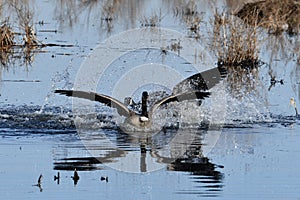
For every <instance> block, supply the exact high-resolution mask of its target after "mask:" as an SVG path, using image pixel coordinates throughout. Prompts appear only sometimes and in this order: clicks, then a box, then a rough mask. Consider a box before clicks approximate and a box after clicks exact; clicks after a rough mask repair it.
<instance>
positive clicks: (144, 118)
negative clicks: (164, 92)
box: [55, 67, 226, 136]
mask: <svg viewBox="0 0 300 200" xmlns="http://www.w3.org/2000/svg"><path fill="white" fill-rule="evenodd" d="M225 74H226V71H225V70H224V68H220V67H218V68H213V69H211V70H207V71H204V72H202V73H198V74H195V75H193V76H191V77H188V78H187V79H185V80H183V81H181V82H180V83H178V84H177V85H176V86H175V87H174V88H173V93H172V95H169V96H167V97H165V98H162V99H160V100H157V101H156V102H155V103H154V104H153V105H152V107H150V109H149V106H148V96H149V94H148V92H147V91H144V92H143V93H142V99H141V111H135V110H133V109H132V107H133V101H132V99H131V98H126V99H125V103H122V102H120V101H119V100H117V99H115V98H113V97H110V96H107V95H104V94H97V93H95V92H86V91H76V90H55V93H58V94H61V95H66V96H70V97H77V98H82V99H88V100H91V101H96V102H100V103H102V104H104V105H106V106H108V107H112V108H115V109H116V110H117V112H118V114H119V115H120V116H124V117H125V118H126V119H125V121H124V123H123V124H121V129H122V130H125V132H126V133H129V132H135V133H139V132H142V134H141V135H142V136H143V134H144V133H145V132H148V133H149V132H150V133H151V132H153V130H155V132H156V131H157V130H156V129H157V127H154V128H153V123H152V118H153V113H154V112H155V111H156V110H157V109H158V108H159V107H161V106H163V105H166V104H168V103H171V102H183V101H187V100H195V99H198V100H200V101H199V105H201V100H203V99H205V98H207V97H209V96H210V92H208V90H209V89H211V88H212V87H213V86H215V85H216V84H217V83H219V82H220V80H221V79H222V78H223V77H224V75H225ZM126 102H127V103H126ZM130 106H131V108H129V107H130ZM128 125H129V127H128ZM132 128H133V129H132ZM159 129H161V128H159Z"/></svg>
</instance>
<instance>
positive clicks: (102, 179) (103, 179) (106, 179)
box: [100, 176, 108, 183]
mask: <svg viewBox="0 0 300 200" xmlns="http://www.w3.org/2000/svg"><path fill="white" fill-rule="evenodd" d="M100 180H101V181H106V183H107V182H108V177H107V176H101V178H100Z"/></svg>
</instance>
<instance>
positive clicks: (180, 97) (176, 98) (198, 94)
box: [150, 91, 210, 113]
mask: <svg viewBox="0 0 300 200" xmlns="http://www.w3.org/2000/svg"><path fill="white" fill-rule="evenodd" d="M209 95H210V92H202V91H193V92H186V93H181V94H174V95H171V96H168V97H166V98H163V99H161V100H160V101H158V102H156V103H155V104H154V105H153V107H152V108H151V111H150V112H151V113H153V112H154V111H155V110H156V109H157V108H159V107H160V106H162V105H165V104H167V103H171V102H182V101H186V100H193V99H204V98H206V97H209Z"/></svg>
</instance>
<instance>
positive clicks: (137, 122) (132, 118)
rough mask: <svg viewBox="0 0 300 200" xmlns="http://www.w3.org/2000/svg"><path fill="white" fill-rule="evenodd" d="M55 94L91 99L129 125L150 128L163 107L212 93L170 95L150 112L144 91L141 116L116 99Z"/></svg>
mask: <svg viewBox="0 0 300 200" xmlns="http://www.w3.org/2000/svg"><path fill="white" fill-rule="evenodd" d="M55 93H59V94H62V95H66V96H71V97H78V98H83V99H89V100H91V101H97V102H100V103H103V104H105V105H106V106H109V107H113V108H116V109H117V112H118V113H119V115H121V116H124V117H126V120H125V122H126V123H129V124H131V125H133V126H135V127H137V128H143V127H148V126H149V125H150V124H151V118H152V114H153V112H154V111H155V110H156V109H157V108H159V107H160V106H162V105H165V104H167V103H170V102H175V101H177V102H182V101H185V100H191V99H204V98H205V97H208V96H209V95H210V92H202V91H194V92H187V93H182V94H176V95H170V96H168V97H166V98H163V99H161V100H159V101H158V102H156V103H155V104H154V105H153V106H152V107H151V108H150V110H149V112H148V108H147V99H148V92H146V91H144V92H143V94H142V112H141V114H139V113H136V112H134V111H133V110H131V109H129V108H128V107H127V106H126V105H125V104H123V103H122V102H120V101H118V100H117V99H114V98H112V97H110V96H106V95H103V94H97V93H95V92H85V91H74V90H55Z"/></svg>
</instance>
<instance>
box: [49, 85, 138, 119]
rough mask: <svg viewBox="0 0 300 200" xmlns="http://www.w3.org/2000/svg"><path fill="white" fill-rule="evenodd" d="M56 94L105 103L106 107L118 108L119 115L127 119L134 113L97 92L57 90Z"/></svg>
mask: <svg viewBox="0 0 300 200" xmlns="http://www.w3.org/2000/svg"><path fill="white" fill-rule="evenodd" d="M54 92H55V93H58V94H61V95H66V96H69V97H77V98H82V99H88V100H91V101H97V102H100V103H103V104H105V105H106V106H109V107H112V108H116V109H117V111H118V113H119V114H120V115H122V116H125V117H128V116H130V113H131V112H132V111H130V110H129V109H128V108H127V107H126V106H125V105H124V104H123V103H121V102H120V101H118V100H117V99H114V98H112V97H110V96H106V95H103V94H97V93H95V92H85V91H76V90H55V91H54Z"/></svg>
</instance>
